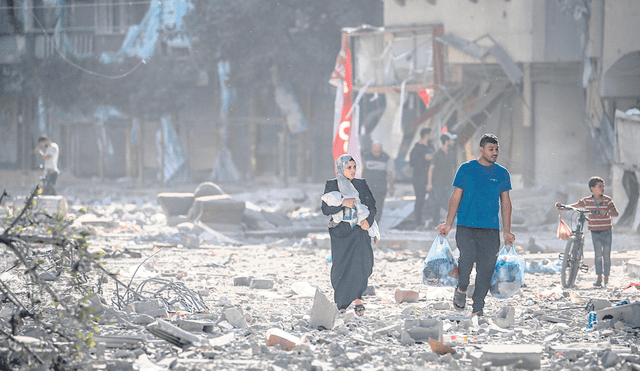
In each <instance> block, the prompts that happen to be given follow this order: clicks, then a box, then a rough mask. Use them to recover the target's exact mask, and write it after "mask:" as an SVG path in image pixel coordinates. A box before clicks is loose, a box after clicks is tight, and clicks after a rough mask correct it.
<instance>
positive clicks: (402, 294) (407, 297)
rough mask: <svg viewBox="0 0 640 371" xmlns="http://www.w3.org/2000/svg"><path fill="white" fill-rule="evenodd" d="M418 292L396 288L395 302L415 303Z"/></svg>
mask: <svg viewBox="0 0 640 371" xmlns="http://www.w3.org/2000/svg"><path fill="white" fill-rule="evenodd" d="M419 297H420V294H419V293H418V292H417V291H413V290H402V289H396V293H395V298H396V302H397V303H416V302H418V299H419Z"/></svg>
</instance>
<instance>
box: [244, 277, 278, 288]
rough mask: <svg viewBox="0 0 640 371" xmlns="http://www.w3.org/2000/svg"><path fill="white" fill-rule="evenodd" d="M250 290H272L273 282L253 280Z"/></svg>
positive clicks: (262, 279) (260, 279)
mask: <svg viewBox="0 0 640 371" xmlns="http://www.w3.org/2000/svg"><path fill="white" fill-rule="evenodd" d="M249 288H251V289H259V290H267V289H272V288H273V280H270V279H266V278H252V279H251V283H249Z"/></svg>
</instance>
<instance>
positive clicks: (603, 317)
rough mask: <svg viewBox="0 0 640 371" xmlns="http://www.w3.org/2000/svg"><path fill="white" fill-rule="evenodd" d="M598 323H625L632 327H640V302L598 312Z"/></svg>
mask: <svg viewBox="0 0 640 371" xmlns="http://www.w3.org/2000/svg"><path fill="white" fill-rule="evenodd" d="M596 313H597V318H598V323H605V322H609V323H611V324H614V323H615V322H618V321H620V322H624V323H625V324H627V325H628V326H630V327H633V328H637V327H640V302H634V303H630V304H623V305H618V306H615V307H611V308H605V309H602V310H599V311H597V312H596Z"/></svg>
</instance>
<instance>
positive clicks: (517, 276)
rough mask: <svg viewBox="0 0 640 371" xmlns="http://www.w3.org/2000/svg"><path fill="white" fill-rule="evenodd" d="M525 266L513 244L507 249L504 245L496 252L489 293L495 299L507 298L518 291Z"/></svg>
mask: <svg viewBox="0 0 640 371" xmlns="http://www.w3.org/2000/svg"><path fill="white" fill-rule="evenodd" d="M525 266H526V264H525V261H524V258H521V257H520V256H518V253H516V249H514V248H513V246H511V249H507V245H504V247H502V249H501V250H500V253H498V260H497V261H496V267H495V269H494V270H493V275H492V276H491V288H490V289H489V291H490V292H491V295H492V296H493V297H494V298H497V299H508V298H510V297H512V296H513V295H515V294H516V293H517V292H518V291H520V287H522V282H523V281H524V270H525Z"/></svg>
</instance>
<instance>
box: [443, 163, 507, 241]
mask: <svg viewBox="0 0 640 371" xmlns="http://www.w3.org/2000/svg"><path fill="white" fill-rule="evenodd" d="M453 186H454V187H458V188H460V189H462V192H463V193H462V200H461V201H460V207H458V214H457V216H458V225H463V226H465V227H471V228H488V229H500V194H501V193H502V192H506V191H510V190H511V176H510V175H509V170H507V169H506V168H505V167H503V166H501V165H498V164H497V163H493V164H492V165H491V166H483V165H482V164H480V163H479V162H478V160H471V161H467V162H465V163H464V164H462V165H460V167H459V168H458V171H457V172H456V177H455V179H453Z"/></svg>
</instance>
